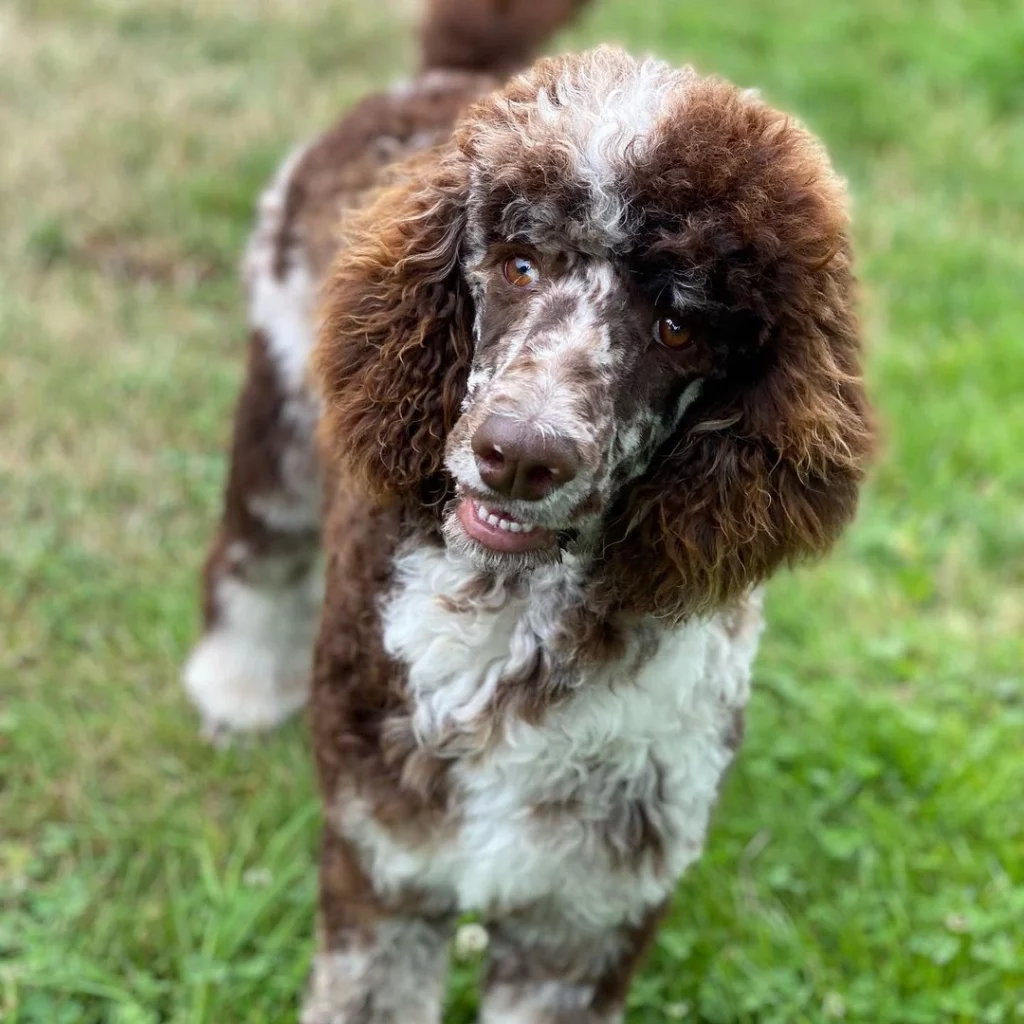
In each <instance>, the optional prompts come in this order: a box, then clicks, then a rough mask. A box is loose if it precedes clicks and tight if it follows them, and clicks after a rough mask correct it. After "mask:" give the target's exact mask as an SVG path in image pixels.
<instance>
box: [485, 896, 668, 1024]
mask: <svg viewBox="0 0 1024 1024" xmlns="http://www.w3.org/2000/svg"><path fill="white" fill-rule="evenodd" d="M664 911H665V907H664V906H658V907H652V908H650V909H648V910H647V911H646V912H644V913H643V914H641V915H640V919H639V921H638V923H637V924H632V925H630V924H623V925H621V926H619V927H617V928H616V927H612V928H606V929H601V930H600V931H586V930H581V929H579V928H578V927H577V926H574V925H573V924H571V923H569V922H567V921H564V920H562V921H560V920H558V919H557V917H555V918H552V917H551V916H549V915H548V914H546V913H540V914H538V915H536V916H534V915H531V914H526V915H522V916H517V917H516V918H515V919H514V920H506V921H501V922H498V923H497V924H494V925H492V926H491V928H490V934H491V943H490V951H489V962H488V966H487V970H486V972H485V976H484V985H483V993H482V1006H481V1016H480V1022H481V1024H620V1022H621V1021H622V1019H623V1012H624V1007H625V1004H626V994H627V992H628V991H629V986H630V983H631V982H632V980H633V975H634V974H635V972H636V969H637V967H638V966H639V964H640V961H641V960H642V958H643V955H644V953H645V952H646V951H647V948H648V946H649V945H650V943H651V940H652V939H653V938H654V934H655V932H656V931H657V927H658V924H659V922H660V921H661V918H662V916H663V914H664Z"/></svg>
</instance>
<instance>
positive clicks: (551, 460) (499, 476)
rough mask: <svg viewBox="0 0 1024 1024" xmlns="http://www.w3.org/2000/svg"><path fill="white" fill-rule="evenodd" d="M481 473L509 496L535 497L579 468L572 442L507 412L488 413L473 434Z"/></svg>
mask: <svg viewBox="0 0 1024 1024" xmlns="http://www.w3.org/2000/svg"><path fill="white" fill-rule="evenodd" d="M473 454H474V455H476V464H477V468H478V469H479V470H480V477H481V479H482V480H483V481H484V483H485V484H487V486H488V487H493V488H494V490H496V491H497V492H498V493H499V494H504V495H505V496H506V497H508V498H523V499H525V500H526V501H537V500H538V499H540V498H543V497H545V496H546V495H548V494H550V493H551V492H552V491H555V490H557V489H558V488H559V487H562V486H563V485H565V484H567V483H568V482H569V481H570V480H572V479H573V477H575V476H576V473H577V472H578V470H579V458H578V457H577V455H576V449H575V447H574V446H573V444H572V442H571V441H570V440H569V439H568V438H565V437H562V436H561V435H559V434H550V433H543V432H541V431H540V430H537V429H536V428H535V427H532V426H530V425H529V424H526V423H520V422H519V421H518V420H515V419H512V418H510V417H508V416H489V417H488V418H487V419H486V420H484V422H483V423H482V424H481V426H480V427H479V428H478V429H477V432H476V433H475V434H474V435H473Z"/></svg>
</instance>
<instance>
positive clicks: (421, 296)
mask: <svg viewBox="0 0 1024 1024" xmlns="http://www.w3.org/2000/svg"><path fill="white" fill-rule="evenodd" d="M467 188H468V178H467V170H466V166H465V163H464V160H463V158H462V156H461V155H460V154H459V153H458V152H457V151H456V150H455V148H454V147H453V146H449V147H446V148H445V149H443V150H440V151H433V152H431V153H429V154H427V157H426V158H425V159H423V158H420V159H417V160H414V161H413V162H412V163H410V164H408V165H406V167H405V168H404V169H403V173H402V183H401V184H398V185H395V186H393V187H391V188H390V189H387V190H385V191H384V192H383V193H382V194H381V195H380V197H379V198H378V199H377V201H376V202H375V203H374V204H373V205H372V206H371V207H370V208H369V209H368V210H367V211H365V212H364V213H362V214H361V215H360V216H359V217H358V219H357V220H356V222H355V223H354V224H353V225H352V228H351V230H349V231H347V232H346V236H347V239H348V241H347V244H345V246H344V247H343V249H342V251H341V253H340V255H339V256H338V259H337V261H336V262H335V265H334V268H333V270H332V272H331V275H330V277H329V279H328V281H327V283H326V286H325V289H324V293H323V298H322V304H323V305H322V319H321V327H320V333H319V338H318V341H317V346H316V349H315V351H314V354H313V372H314V376H315V379H316V382H317V384H318V387H319V393H320V395H321V397H322V399H323V403H324V410H323V417H322V420H321V428H320V429H321V434H320V437H321V446H322V448H323V450H324V455H325V458H326V460H327V462H328V464H329V465H335V466H340V467H341V468H343V469H345V470H347V471H348V473H349V474H351V475H352V476H354V477H355V478H356V479H357V480H358V481H359V483H360V484H361V485H362V486H363V487H365V489H366V490H367V492H368V493H370V494H372V495H373V496H375V497H377V498H386V497H388V496H399V497H401V496H407V497H416V498H418V499H419V500H426V501H433V500H436V499H437V497H438V496H439V495H440V494H441V493H443V482H441V480H440V473H441V466H442V459H443V456H444V442H445V438H446V437H447V435H448V431H449V430H450V429H451V427H452V425H453V424H454V422H455V420H456V419H457V418H458V415H459V408H460V405H461V403H462V399H463V397H464V395H465V386H466V375H467V373H468V370H469V364H470V359H471V356H472V324H473V309H472V299H471V297H470V294H469V290H468V288H467V286H466V284H465V282H464V280H463V277H462V274H461V272H460V269H459V247H460V244H461V240H462V235H463V229H464V226H465V197H466V191H467Z"/></svg>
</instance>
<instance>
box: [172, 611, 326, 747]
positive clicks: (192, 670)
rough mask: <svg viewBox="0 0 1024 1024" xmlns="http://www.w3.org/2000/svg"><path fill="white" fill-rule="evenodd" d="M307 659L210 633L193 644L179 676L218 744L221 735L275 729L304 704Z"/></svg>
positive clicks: (217, 631) (226, 633)
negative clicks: (193, 648) (195, 644)
mask: <svg viewBox="0 0 1024 1024" xmlns="http://www.w3.org/2000/svg"><path fill="white" fill-rule="evenodd" d="M311 657H312V654H311V652H310V651H308V650H306V651H304V652H303V654H302V655H297V652H285V651H279V650H275V649H273V648H272V647H268V646H264V645H262V644H260V643H259V642H257V641H254V640H253V639H252V638H251V637H246V636H239V635H237V634H234V633H232V632H231V631H230V630H225V629H215V630H214V631H213V632H211V633H208V634H207V635H206V636H205V637H203V639H202V640H201V641H200V642H199V643H198V644H197V646H196V648H195V650H193V652H192V654H191V655H190V656H189V659H188V661H187V662H186V663H185V668H184V671H183V672H182V682H183V684H184V686H185V692H186V693H187V694H188V696H189V699H190V700H191V701H192V703H193V704H194V705H195V707H196V709H197V710H198V711H199V714H200V715H201V717H202V719H203V733H204V735H206V736H207V737H208V738H210V739H211V740H213V741H214V742H217V741H218V740H219V739H222V738H223V733H224V731H225V730H227V731H229V732H231V731H235V732H259V731H262V730H266V729H273V728H274V726H276V725H280V724H281V722H283V721H284V720H285V719H286V718H288V717H290V716H291V715H292V714H294V713H295V712H296V711H298V710H299V708H301V707H302V706H303V704H305V703H306V698H307V697H308V696H309V671H310V664H309V663H310V659H311Z"/></svg>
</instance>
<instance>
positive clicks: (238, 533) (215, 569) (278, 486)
mask: <svg viewBox="0 0 1024 1024" xmlns="http://www.w3.org/2000/svg"><path fill="white" fill-rule="evenodd" d="M285 400H286V396H285V394H284V392H283V389H282V387H281V383H280V380H279V378H278V374H277V369H276V367H275V366H274V364H273V361H272V360H271V358H270V354H269V350H268V347H267V339H266V337H265V336H264V335H263V333H262V332H261V331H258V330H257V331H253V332H252V334H251V336H250V340H249V358H248V365H247V368H246V374H245V384H244V386H243V389H242V393H241V395H240V396H239V399H238V405H237V407H236V410H235V421H234V431H233V434H232V443H231V456H230V466H231V468H230V471H229V474H228V480H227V485H226V487H225V490H224V505H223V512H222V516H221V524H220V529H219V530H218V533H217V536H216V537H215V539H214V542H213V544H212V546H211V549H210V552H209V555H208V556H207V560H206V566H205V569H204V574H203V578H204V586H203V618H204V624H205V626H206V628H207V629H209V628H211V627H212V626H214V625H215V624H216V619H217V603H216V594H215V590H216V584H217V582H218V580H220V579H221V578H223V577H224V576H225V575H233V576H236V577H239V578H242V579H248V580H250V582H251V581H252V574H253V573H255V572H258V571H259V568H260V566H261V565H262V564H263V562H264V561H265V560H266V559H268V558H273V559H274V560H275V562H276V563H278V568H279V570H283V571H284V572H285V573H286V577H285V578H283V579H282V580H281V582H289V581H297V580H299V579H301V578H302V577H303V576H305V575H306V574H307V573H308V572H309V571H310V569H311V568H312V567H313V563H314V561H315V559H316V557H317V552H318V550H319V540H320V538H319V531H318V530H294V531H286V530H281V529H279V528H276V527H274V526H272V525H270V524H268V523H267V522H265V521H264V520H263V519H262V518H261V517H260V516H259V515H258V514H257V513H255V512H254V511H253V509H252V501H253V499H258V498H260V497H262V496H264V495H267V496H273V495H275V494H280V493H281V492H282V491H283V490H284V489H285V487H286V485H285V482H284V480H283V478H282V475H281V465H282V457H283V455H284V453H285V451H286V450H287V449H288V448H289V447H291V446H295V445H309V444H310V439H309V438H304V437H303V436H302V435H301V434H300V433H299V430H300V428H299V427H297V426H296V425H295V424H294V423H292V422H290V421H289V419H288V417H286V416H284V415H282V413H283V409H284V404H285ZM236 545H240V547H239V548H238V549H237V551H236V552H232V550H231V549H232V548H233V547H234V546H236Z"/></svg>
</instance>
